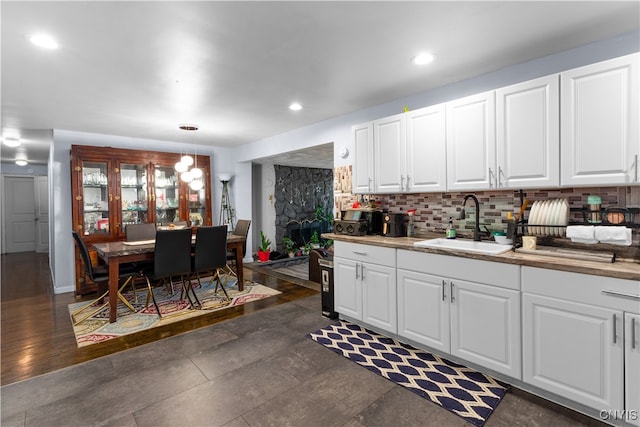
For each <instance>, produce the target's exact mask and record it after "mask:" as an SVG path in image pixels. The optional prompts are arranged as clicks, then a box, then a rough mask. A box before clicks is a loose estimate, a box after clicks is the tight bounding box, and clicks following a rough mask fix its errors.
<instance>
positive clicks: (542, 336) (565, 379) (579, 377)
mask: <svg viewBox="0 0 640 427" xmlns="http://www.w3.org/2000/svg"><path fill="white" fill-rule="evenodd" d="M522 304H523V312H524V314H523V339H524V345H523V351H524V354H523V380H524V381H525V382H527V383H529V384H532V385H534V386H537V387H540V388H542V389H544V390H547V391H550V392H553V393H556V394H558V395H560V396H563V397H565V398H567V399H571V400H573V401H576V402H578V403H582V404H584V405H587V406H589V407H592V408H598V409H621V408H622V407H623V406H622V405H623V403H624V401H623V334H622V312H618V311H615V310H610V309H605V308H601V307H596V306H592V305H587V304H582V303H574V302H569V301H565V300H560V299H556V298H549V297H544V296H540V295H533V294H528V293H524V294H523V300H522Z"/></svg>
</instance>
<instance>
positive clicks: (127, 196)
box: [120, 163, 149, 230]
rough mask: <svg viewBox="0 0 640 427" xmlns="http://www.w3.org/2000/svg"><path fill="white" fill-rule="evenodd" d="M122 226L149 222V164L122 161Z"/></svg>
mask: <svg viewBox="0 0 640 427" xmlns="http://www.w3.org/2000/svg"><path fill="white" fill-rule="evenodd" d="M120 201H121V203H122V211H121V213H122V226H123V230H124V228H125V227H126V226H127V224H139V223H146V222H149V211H148V189H147V165H140V164H139V165H136V164H130V163H120Z"/></svg>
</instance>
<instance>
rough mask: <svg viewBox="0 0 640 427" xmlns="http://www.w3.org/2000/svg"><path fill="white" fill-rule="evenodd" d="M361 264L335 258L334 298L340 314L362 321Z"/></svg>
mask: <svg viewBox="0 0 640 427" xmlns="http://www.w3.org/2000/svg"><path fill="white" fill-rule="evenodd" d="M359 270H360V263H356V262H355V261H352V260H348V259H344V258H338V257H336V258H334V261H333V274H334V298H335V309H336V311H337V312H338V313H340V314H343V315H345V316H348V317H351V318H353V319H356V320H362V282H361V281H360V272H359Z"/></svg>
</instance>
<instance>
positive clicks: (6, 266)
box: [0, 253, 317, 385]
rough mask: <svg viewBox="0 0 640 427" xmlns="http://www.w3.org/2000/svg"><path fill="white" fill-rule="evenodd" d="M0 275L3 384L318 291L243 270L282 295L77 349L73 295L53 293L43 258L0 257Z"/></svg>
mask: <svg viewBox="0 0 640 427" xmlns="http://www.w3.org/2000/svg"><path fill="white" fill-rule="evenodd" d="M1 272H2V275H1V276H2V277H1V278H2V282H1V289H0V292H1V293H0V297H1V298H0V300H1V305H0V323H1V334H2V335H1V345H0V356H1V360H2V377H1V379H0V384H1V385H6V384H11V383H13V382H16V381H20V380H23V379H27V378H31V377H34V376H36V375H40V374H44V373H46V372H50V371H54V370H56V369H60V368H64V367H66V366H71V365H73V364H76V363H81V362H84V361H87V360H91V359H95V358H97V357H101V356H104V355H107V354H111V353H115V352H118V351H121V350H125V349H128V348H132V347H135V346H138V345H142V344H145V343H148V342H151V341H155V340H159V339H162V338H166V337H169V336H173V335H177V334H181V333H184V332H188V331H190V330H193V329H196V328H201V327H203V326H207V325H211V324H213V323H216V322H220V321H223V320H227V319H230V318H233V317H237V316H241V315H243V314H245V313H250V312H252V311H255V310H260V309H262V308H265V307H270V306H273V305H278V304H282V303H284V302H287V301H292V300H295V299H298V298H303V297H306V296H309V295H313V294H316V293H317V291H315V290H312V289H309V288H306V287H302V286H299V285H296V284H293V283H291V282H288V281H286V280H282V279H280V278H276V277H272V276H266V275H264V274H261V273H258V272H254V271H250V270H248V269H245V273H244V274H245V279H247V280H255V281H256V282H259V283H262V284H265V285H267V286H269V287H271V288H274V289H277V290H279V291H280V292H282V293H281V294H279V295H276V296H274V297H270V298H266V299H264V300H260V301H255V302H251V303H248V304H245V305H242V306H239V307H234V308H230V309H227V310H222V311H218V312H212V313H208V314H206V315H204V316H199V317H197V318H194V319H189V320H186V321H183V322H177V323H173V324H170V325H166V326H165V327H162V328H154V329H152V330H150V331H144V332H140V333H138V334H133V335H128V336H125V337H122V338H117V339H112V340H109V341H106V342H104V343H100V344H94V345H90V346H87V347H82V348H78V347H77V345H76V341H75V337H74V334H73V330H72V327H71V320H70V318H69V312H68V310H67V306H68V305H69V304H71V303H73V302H76V301H77V300H76V298H75V296H74V295H73V293H65V294H57V295H56V294H54V293H53V290H52V283H51V279H50V270H49V262H48V255H47V254H35V253H18V254H7V255H2V265H1Z"/></svg>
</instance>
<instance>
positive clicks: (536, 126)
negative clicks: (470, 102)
mask: <svg viewBox="0 0 640 427" xmlns="http://www.w3.org/2000/svg"><path fill="white" fill-rule="evenodd" d="M559 114H560V85H559V76H558V75H557V74H555V75H552V76H547V77H542V78H539V79H535V80H531V81H528V82H524V83H520V84H516V85H513V86H509V87H506V88H502V89H498V90H497V91H496V143H497V145H496V148H497V149H496V153H497V165H498V171H497V177H498V188H502V187H505V188H540V187H555V186H558V185H560V116H559Z"/></svg>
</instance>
